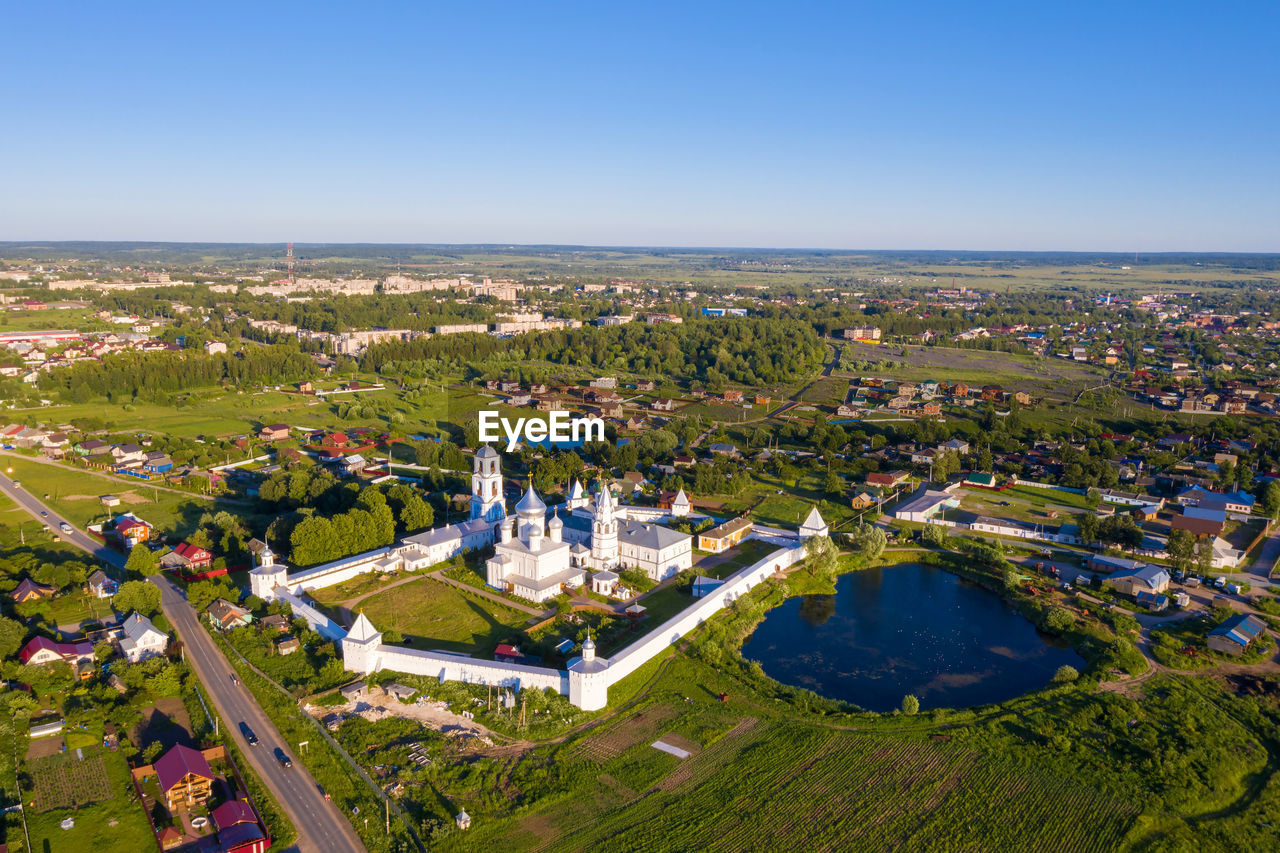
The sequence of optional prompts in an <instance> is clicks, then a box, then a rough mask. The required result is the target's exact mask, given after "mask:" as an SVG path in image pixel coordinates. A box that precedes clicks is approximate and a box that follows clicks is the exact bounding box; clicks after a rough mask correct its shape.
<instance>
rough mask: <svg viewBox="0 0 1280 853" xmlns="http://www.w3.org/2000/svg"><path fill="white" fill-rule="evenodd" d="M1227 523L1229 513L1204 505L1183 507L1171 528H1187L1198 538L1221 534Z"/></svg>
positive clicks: (1171, 523)
mask: <svg viewBox="0 0 1280 853" xmlns="http://www.w3.org/2000/svg"><path fill="white" fill-rule="evenodd" d="M1226 524H1227V513H1226V512H1225V511H1224V510H1221V509H1210V508H1207V507H1204V506H1188V507H1183V509H1182V514H1181V515H1177V516H1174V518H1173V521H1172V522H1170V525H1169V529H1170V530H1186V531H1187V532H1189V533H1191V534H1192V535H1193V536H1195V537H1196V538H1197V539H1201V538H1203V537H1206V536H1220V535H1221V534H1222V529H1223V528H1224V527H1226Z"/></svg>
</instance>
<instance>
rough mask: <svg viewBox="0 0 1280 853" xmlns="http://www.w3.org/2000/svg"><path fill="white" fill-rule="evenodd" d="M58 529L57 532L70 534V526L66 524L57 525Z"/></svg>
mask: <svg viewBox="0 0 1280 853" xmlns="http://www.w3.org/2000/svg"><path fill="white" fill-rule="evenodd" d="M58 529H59V530H61V531H62V532H63V533H70V532H71V525H70V524H67V523H66V522H65V521H64V522H62V523H61V524H59V525H58Z"/></svg>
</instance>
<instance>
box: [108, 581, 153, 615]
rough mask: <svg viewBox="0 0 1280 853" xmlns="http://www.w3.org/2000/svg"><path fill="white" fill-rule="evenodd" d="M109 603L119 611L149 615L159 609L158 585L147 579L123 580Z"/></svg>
mask: <svg viewBox="0 0 1280 853" xmlns="http://www.w3.org/2000/svg"><path fill="white" fill-rule="evenodd" d="M111 604H112V606H113V607H115V609H116V610H119V611H120V612H121V613H128V612H130V611H136V612H138V613H141V614H142V615H143V616H150V615H151V614H153V613H155V612H156V611H158V610H159V609H160V587H158V586H156V585H155V584H153V583H150V582H148V581H125V582H124V583H122V584H120V589H119V590H118V591H117V592H116V594H115V598H114V599H112V601H111Z"/></svg>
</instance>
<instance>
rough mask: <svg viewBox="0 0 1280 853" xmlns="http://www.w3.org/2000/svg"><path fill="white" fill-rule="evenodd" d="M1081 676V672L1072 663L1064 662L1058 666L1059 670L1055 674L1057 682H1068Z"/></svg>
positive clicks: (1054, 678) (1054, 679)
mask: <svg viewBox="0 0 1280 853" xmlns="http://www.w3.org/2000/svg"><path fill="white" fill-rule="evenodd" d="M1079 677H1080V672H1079V670H1077V669H1076V668H1075V667H1074V666H1071V664H1066V663H1064V664H1063V665H1062V666H1060V667H1058V671H1057V672H1055V673H1054V674H1053V681H1054V683H1055V684H1068V683H1070V682H1072V681H1075V680H1076V679H1077V678H1079Z"/></svg>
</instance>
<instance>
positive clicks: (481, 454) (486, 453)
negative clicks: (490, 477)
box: [476, 444, 498, 459]
mask: <svg viewBox="0 0 1280 853" xmlns="http://www.w3.org/2000/svg"><path fill="white" fill-rule="evenodd" d="M497 457H498V451H496V450H494V449H493V448H492V447H491V446H489V445H487V444H482V445H480V449H479V450H477V451H476V458H477V459H496V458H497Z"/></svg>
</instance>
